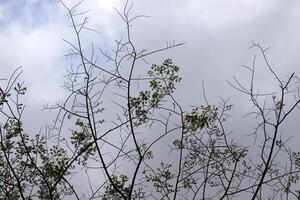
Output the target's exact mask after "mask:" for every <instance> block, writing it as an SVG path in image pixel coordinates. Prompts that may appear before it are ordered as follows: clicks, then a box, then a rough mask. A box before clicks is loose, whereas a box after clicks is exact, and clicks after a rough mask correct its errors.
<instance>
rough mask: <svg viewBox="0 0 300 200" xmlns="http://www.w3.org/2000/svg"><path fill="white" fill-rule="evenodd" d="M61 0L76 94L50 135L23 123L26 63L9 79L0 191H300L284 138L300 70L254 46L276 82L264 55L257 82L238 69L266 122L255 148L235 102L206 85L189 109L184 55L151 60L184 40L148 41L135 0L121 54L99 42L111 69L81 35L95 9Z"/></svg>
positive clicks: (81, 195) (247, 194)
mask: <svg viewBox="0 0 300 200" xmlns="http://www.w3.org/2000/svg"><path fill="white" fill-rule="evenodd" d="M60 3H61V5H62V7H63V8H65V9H66V11H67V13H68V16H69V19H70V22H71V26H72V28H73V30H74V35H75V38H76V41H77V42H75V43H71V42H68V41H66V42H67V44H69V45H70V47H71V50H70V53H69V54H68V55H67V56H68V57H70V58H71V62H72V64H74V65H76V64H77V66H76V67H74V68H71V69H70V70H69V71H68V74H67V76H66V81H65V83H64V88H65V90H66V94H67V97H66V99H65V100H64V101H63V102H61V103H57V104H55V105H52V106H48V107H46V109H49V110H55V111H57V117H56V119H55V122H54V124H53V126H52V127H50V129H49V130H48V131H50V134H42V132H39V133H38V134H34V133H26V131H25V130H24V125H23V121H24V120H23V112H24V111H26V109H25V107H24V105H23V104H22V101H21V100H22V96H24V95H26V91H27V89H26V87H24V86H23V84H22V83H18V81H19V76H20V75H21V72H22V71H21V69H17V70H16V71H15V72H14V73H13V74H12V75H11V77H10V78H9V79H8V80H6V81H3V82H1V85H0V199H50V200H52V199H53V200H54V199H70V198H71V199H103V200H114V199H123V200H131V199H132V200H138V199H168V200H170V199H173V200H175V199H241V198H244V199H253V200H254V199H299V198H300V191H299V188H298V187H299V184H298V181H299V170H300V153H299V152H294V151H293V150H292V148H291V146H290V145H289V144H288V138H285V137H284V136H281V135H280V131H282V127H284V126H283V125H284V124H286V123H287V121H286V120H287V117H288V116H289V115H290V114H291V113H296V112H297V107H298V106H299V103H300V96H299V94H300V91H299V79H298V78H297V77H296V75H295V74H291V75H290V76H288V77H287V78H285V79H281V78H279V76H278V75H277V73H275V72H274V69H273V67H272V66H271V65H270V64H269V63H270V62H268V59H267V55H266V51H267V50H266V49H263V48H262V47H261V46H260V45H259V44H257V43H254V42H253V44H252V46H251V48H252V49H256V50H258V52H259V53H260V54H261V55H262V56H261V58H262V59H263V61H264V62H265V65H266V68H267V70H268V71H269V72H270V76H272V77H273V78H274V80H275V83H274V84H276V85H278V88H277V91H274V92H273V93H263V92H261V91H260V90H257V89H256V87H255V83H256V82H255V81H256V79H255V78H256V76H255V72H256V71H255V66H256V65H255V60H256V57H255V58H254V59H253V63H252V66H250V67H249V66H244V67H245V68H246V69H247V70H248V72H250V75H249V82H248V85H246V86H245V85H244V84H242V83H241V82H240V81H239V80H238V79H237V78H234V80H233V82H228V83H229V85H231V86H232V87H233V88H235V89H236V90H237V91H239V92H240V93H242V94H244V95H246V96H247V97H248V98H249V100H250V103H251V105H252V106H253V110H252V111H251V112H249V114H248V115H247V116H251V115H253V116H254V119H255V120H256V121H257V125H256V126H255V127H254V132H253V133H252V136H253V137H254V138H255V143H254V144H253V147H249V146H247V145H246V144H243V143H241V141H239V140H237V139H235V137H234V134H231V132H230V130H229V131H228V130H227V128H228V126H230V122H228V121H229V119H230V114H231V111H232V109H233V105H232V104H230V103H229V101H228V100H223V99H221V100H220V103H219V104H216V105H214V104H211V103H210V102H208V101H207V100H206V97H205V93H204V92H203V95H204V99H205V101H204V102H203V103H202V105H195V106H190V107H187V108H186V105H182V102H180V96H179V95H180V94H178V93H176V87H177V84H180V81H181V77H180V68H179V67H178V66H177V65H175V64H174V62H173V60H172V59H170V58H167V59H165V60H164V61H163V62H162V63H161V64H153V65H150V66H149V65H148V63H147V59H148V57H149V56H151V55H153V54H156V53H159V52H162V51H165V50H169V49H172V48H175V47H178V46H180V45H182V43H175V42H172V43H167V46H166V47H163V48H160V49H156V50H153V51H146V50H144V49H141V50H139V49H137V45H136V44H135V43H134V41H133V40H132V35H131V25H132V23H133V22H134V20H136V19H137V18H139V17H143V16H142V15H141V16H131V15H130V10H131V7H132V6H130V5H129V3H128V1H127V2H126V4H125V6H124V8H123V10H122V11H120V10H117V13H118V14H119V15H120V17H121V19H122V20H123V21H124V24H125V30H126V35H125V36H124V37H123V39H122V40H117V41H116V47H115V49H114V50H112V51H111V52H107V51H104V50H102V49H100V56H103V57H104V58H105V59H107V60H108V62H107V63H105V66H102V65H101V64H99V63H98V60H97V59H96V57H97V56H99V55H97V54H96V53H95V51H94V46H93V45H92V49H88V48H86V49H85V48H83V45H82V44H83V43H85V41H83V39H82V38H83V36H82V35H83V34H84V33H85V31H87V30H88V31H90V30H91V28H89V27H88V26H87V19H86V18H85V19H84V20H83V21H80V19H81V18H80V17H81V16H82V14H84V13H85V12H80V9H79V7H80V4H76V5H75V6H74V7H68V6H67V5H66V4H65V2H64V1H60ZM141 66H144V68H143V70H141V69H140V68H139V67H141ZM247 88H250V89H247ZM192 92H195V91H192ZM291 97H293V98H294V99H291ZM112 98H113V100H111V99H112ZM292 100H294V101H292ZM228 124H229V125H228ZM245 132H246V131H245ZM241 134H244V133H241ZM249 138H251V137H249ZM253 154H255V155H256V156H254V157H253V156H252V155H253ZM90 174H93V176H92V178H90ZM74 177H75V178H74ZM76 177H77V178H78V177H80V179H81V180H83V179H85V178H86V179H85V180H86V181H85V182H84V181H82V182H81V181H80V182H78V181H76ZM77 180H78V179H77Z"/></svg>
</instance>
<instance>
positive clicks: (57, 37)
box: [0, 0, 300, 131]
mask: <svg viewBox="0 0 300 200" xmlns="http://www.w3.org/2000/svg"><path fill="white" fill-rule="evenodd" d="M131 2H133V9H132V15H139V14H143V15H147V16H150V17H149V18H141V19H138V20H137V21H135V22H134V23H133V26H132V29H131V30H132V35H133V39H134V42H135V44H136V45H137V47H139V48H146V49H148V50H151V49H156V48H160V47H164V46H165V44H166V42H167V41H173V40H175V41H177V42H184V43H185V45H183V46H181V47H178V48H176V49H172V50H168V51H167V52H162V53H161V54H158V55H154V56H152V57H150V58H149V60H148V62H149V63H161V62H162V61H163V60H164V59H165V58H167V57H169V58H172V59H173V60H174V62H175V63H176V64H177V65H178V66H180V70H181V76H182V77H183V81H182V83H181V84H180V86H179V87H178V89H177V95H178V96H180V99H181V101H182V103H183V104H185V105H187V106H189V105H201V104H203V94H202V82H204V85H205V91H206V95H207V98H208V100H209V101H210V102H212V103H217V102H218V100H219V97H222V98H225V99H226V98H229V97H230V98H231V102H232V103H233V104H234V105H235V108H236V109H235V111H234V112H236V113H234V115H235V116H236V117H237V119H239V118H241V116H243V115H244V114H246V113H247V112H248V111H249V108H250V106H249V105H250V104H249V101H248V98H247V97H246V96H243V95H241V94H240V93H239V92H237V91H236V90H234V89H233V88H232V87H230V86H229V85H228V84H227V83H226V80H233V79H232V77H233V76H236V77H238V78H239V79H240V80H241V81H242V82H244V83H245V84H247V80H249V74H247V73H244V72H245V70H244V69H243V68H242V67H241V66H242V65H251V63H252V59H253V56H254V55H256V54H257V55H258V58H257V65H258V66H257V67H256V70H257V73H256V74H257V79H256V87H258V88H259V89H260V90H261V92H263V91H267V92H269V91H272V90H273V89H274V88H275V87H277V85H276V84H274V80H272V77H271V76H270V74H268V73H267V71H266V66H265V65H263V62H262V57H261V55H260V54H259V52H258V51H256V50H255V49H249V47H250V45H251V43H252V41H255V42H258V43H260V44H261V45H262V46H263V47H265V48H266V47H271V49H270V50H268V52H267V56H268V58H269V60H270V63H271V64H272V66H273V67H274V70H275V71H276V72H277V73H278V74H279V76H280V77H282V78H284V77H286V76H288V75H289V74H291V73H293V72H296V74H297V73H298V74H300V68H299V66H298V64H299V61H298V59H299V56H298V52H299V51H300V45H299V42H300V35H299V27H300V20H299V19H300V12H299V9H300V2H299V1H296V0H291V1H285V0H276V1H274V0H265V1H260V0H227V1H217V0H187V1H181V0H164V1H160V0H151V1H148V0H133V1H131ZM65 3H66V4H67V5H70V6H71V5H74V3H76V1H74V0H66V1H65ZM124 3H125V1H124V0H85V1H84V2H83V3H82V5H81V7H80V8H81V9H82V10H89V12H88V13H87V14H86V15H87V16H88V17H89V26H90V27H91V28H93V29H95V30H97V31H99V33H87V36H86V37H84V38H83V39H84V44H85V45H90V43H91V42H94V43H95V44H97V45H98V46H99V47H101V48H102V49H111V48H112V46H113V45H114V41H115V39H120V38H122V36H124V33H125V32H124V24H122V20H121V19H120V17H119V16H118V15H117V13H116V12H115V10H114V7H116V8H122V7H123V5H124ZM66 14H67V13H66V11H65V10H64V9H63V8H62V6H61V5H60V4H59V3H57V2H55V1H54V0H1V1H0V44H1V46H2V48H1V49H0V60H1V65H0V78H5V77H8V76H9V74H11V73H12V72H13V70H14V69H16V68H17V67H19V66H22V69H23V75H22V80H24V82H25V85H26V86H27V87H28V94H27V96H26V97H25V100H24V101H25V104H26V106H27V107H26V109H27V113H29V114H28V116H30V117H25V119H26V120H28V122H27V124H28V127H29V128H30V129H32V128H33V129H39V128H40V126H43V125H44V124H45V122H47V121H49V120H50V121H51V119H53V116H52V115H49V113H47V112H42V108H43V106H44V105H45V104H47V103H55V102H57V101H60V100H62V99H63V97H64V95H65V93H64V90H63V89H62V88H61V86H62V85H63V76H64V75H65V74H66V70H67V69H69V67H70V65H71V64H72V63H70V62H69V61H68V60H67V59H66V57H65V55H66V53H67V52H68V49H69V46H68V44H66V42H64V41H63V39H65V40H68V41H74V34H73V32H72V29H71V28H70V26H69V25H70V24H69V21H68V18H67V17H66ZM25 115H26V112H25ZM40 119H45V121H43V120H40ZM235 123H236V124H235ZM241 123H242V124H243V123H245V124H247V123H248V122H247V120H244V121H243V122H239V121H235V120H233V122H232V127H234V128H237V129H238V130H239V127H240V129H242V127H243V126H239V124H241ZM37 124H38V125H37ZM232 127H230V128H232ZM291 127H294V128H293V129H295V130H297V128H296V127H297V126H296V124H295V125H293V126H291ZM35 131H36V130H35Z"/></svg>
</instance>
